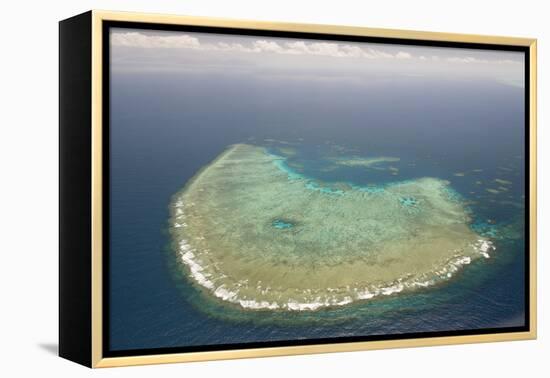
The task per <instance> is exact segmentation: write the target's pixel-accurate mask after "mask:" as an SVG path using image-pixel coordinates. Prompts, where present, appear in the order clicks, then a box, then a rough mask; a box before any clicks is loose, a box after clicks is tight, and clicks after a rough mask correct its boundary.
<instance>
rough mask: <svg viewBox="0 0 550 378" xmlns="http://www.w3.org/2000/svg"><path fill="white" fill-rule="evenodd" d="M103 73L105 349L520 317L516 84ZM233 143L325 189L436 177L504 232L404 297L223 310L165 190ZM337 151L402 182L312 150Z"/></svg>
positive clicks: (520, 113)
mask: <svg viewBox="0 0 550 378" xmlns="http://www.w3.org/2000/svg"><path fill="white" fill-rule="evenodd" d="M111 81H112V82H111V89H110V90H111V92H110V93H111V119H110V125H111V159H110V164H111V177H110V180H111V181H110V182H111V193H110V195H111V197H110V198H111V212H110V217H111V218H110V225H111V229H110V238H111V240H110V246H109V259H110V260H109V267H110V271H109V282H110V298H109V303H110V305H109V310H110V313H109V314H108V316H109V319H110V331H109V339H110V348H111V350H114V351H120V350H130V349H132V350H133V349H142V348H161V347H179V346H197V345H210V344H235V343H247V342H258V341H280V340H295V339H316V338H330V337H340V336H366V335H377V334H393V333H411V332H431V331H448V330H472V329H482V328H495V327H508V326H522V325H523V324H524V320H525V319H524V317H525V308H524V299H525V298H524V292H525V288H524V276H525V266H524V243H525V238H524V236H523V234H524V230H523V225H524V201H525V199H524V196H525V171H524V164H525V161H524V154H525V151H524V141H525V135H524V108H523V104H524V101H523V97H524V94H523V89H522V88H519V87H514V86H510V85H506V84H501V83H497V82H491V81H485V82H484V81H468V80H464V79H462V80H453V79H452V78H449V79H445V80H442V79H441V78H439V79H437V80H429V79H426V78H425V77H403V78H400V79H399V80H387V81H382V80H381V81H378V82H376V83H374V84H373V85H371V86H368V87H367V86H348V85H346V86H344V85H341V84H340V85H338V84H336V83H330V82H318V83H317V82H311V83H308V85H303V83H301V82H292V81H288V82H287V81H280V82H277V81H273V80H272V81H261V80H260V79H257V80H238V79H235V78H231V77H225V76H223V75H220V76H212V75H210V76H207V75H203V76H201V75H197V76H194V78H190V77H189V76H183V75H181V76H178V75H174V74H170V75H168V74H166V75H163V74H159V73H155V74H144V73H143V72H142V73H139V74H131V73H129V74H122V73H117V74H116V75H112V79H111ZM265 139H268V141H265ZM272 139H273V140H277V141H283V142H284V143H283V144H281V143H280V142H273V141H269V140H272ZM233 143H252V144H258V145H266V146H267V147H269V148H277V147H281V146H292V147H294V148H296V150H297V151H298V154H297V155H296V156H294V157H293V158H291V159H290V160H289V161H290V162H292V161H295V162H298V163H300V164H302V165H303V169H304V171H305V173H307V175H308V176H312V177H316V178H318V179H320V180H323V181H328V182H330V181H349V182H352V183H357V184H359V185H362V184H366V183H372V182H376V183H380V182H387V181H392V180H406V179H412V178H417V177H424V176H430V177H437V178H442V179H447V180H449V181H450V182H451V186H452V188H453V189H454V190H455V191H456V192H457V193H458V194H459V195H460V196H461V197H462V199H463V200H464V201H466V202H467V203H469V205H468V206H469V207H470V209H471V212H472V217H473V223H472V227H477V228H478V230H479V231H480V232H485V233H488V234H491V233H493V234H495V233H496V234H497V235H499V238H498V239H497V240H496V241H495V245H496V247H497V250H496V251H495V252H494V253H493V255H492V256H491V258H490V259H479V260H477V261H476V262H474V263H472V264H471V265H468V266H466V267H465V269H464V270H463V271H462V272H461V273H460V274H457V275H456V276H455V277H453V279H451V280H450V281H448V282H447V283H445V284H443V285H440V286H437V287H431V288H428V289H424V290H419V291H417V292H414V293H408V294H402V295H395V296H389V297H387V298H383V299H379V300H373V301H372V302H362V303H357V304H352V305H349V306H343V307H341V308H338V309H335V310H321V311H318V312H316V313H313V314H312V313H308V314H305V313H276V314H272V313H269V312H254V311H246V310H238V309H235V308H229V307H228V306H226V305H224V304H220V303H217V302H216V301H214V300H212V299H211V298H206V297H205V294H204V293H202V292H201V291H200V290H198V289H197V288H196V287H195V286H193V285H192V283H191V282H189V281H188V279H187V278H186V277H185V275H184V274H183V273H182V271H181V267H180V266H179V265H178V262H177V258H178V257H177V255H176V253H175V251H173V250H171V246H170V236H169V233H168V231H167V230H168V220H169V216H170V215H169V205H170V202H171V197H172V195H174V194H175V193H176V192H177V191H178V190H180V189H181V188H182V187H183V186H184V185H185V184H186V182H187V181H188V180H189V179H190V178H191V177H192V176H193V175H194V174H195V173H197V171H198V170H199V169H200V168H201V167H203V166H204V165H207V164H208V163H209V162H210V161H212V160H213V159H214V158H215V157H216V156H218V155H219V154H220V153H221V152H222V151H223V150H224V149H225V148H226V147H227V146H228V145H230V144H233ZM286 143H290V144H286ZM334 146H341V147H345V148H348V149H353V151H354V152H353V154H354V155H359V156H365V157H376V156H394V157H399V158H400V159H401V160H400V162H399V163H398V167H399V176H398V177H395V176H391V175H389V174H388V173H387V172H380V173H377V174H370V175H368V176H366V175H364V174H363V175H362V174H358V173H357V172H358V171H357V170H354V169H351V168H350V169H349V170H346V169H342V170H338V171H330V172H323V171H322V170H320V169H319V166H318V161H319V159H318V157H319V156H322V154H323V153H324V151H326V150H327V149H328V148H332V147H334ZM495 179H499V180H505V181H507V182H508V181H509V182H510V184H508V185H507V186H506V190H499V193H498V194H494V193H491V192H489V191H487V189H490V188H497V187H498V186H501V185H498V184H495V182H494V180H495ZM480 182H481V184H480ZM510 235H512V236H510ZM514 235H515V236H514ZM518 235H519V236H518ZM508 236H510V237H508Z"/></svg>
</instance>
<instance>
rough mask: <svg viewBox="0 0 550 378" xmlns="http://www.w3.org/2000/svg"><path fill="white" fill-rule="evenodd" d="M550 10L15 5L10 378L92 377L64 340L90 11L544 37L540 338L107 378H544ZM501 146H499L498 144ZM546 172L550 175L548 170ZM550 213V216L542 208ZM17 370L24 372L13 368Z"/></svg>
mask: <svg viewBox="0 0 550 378" xmlns="http://www.w3.org/2000/svg"><path fill="white" fill-rule="evenodd" d="M544 3H545V2H544V1H530V0H523V1H513V2H510V1H505V0H491V1H479V0H460V1H441V0H439V1H437V0H434V1H428V0H412V1H411V0H403V1H391V0H386V1H384V0H378V1H367V0H363V1H348V0H338V1H331V2H324V3H323V2H321V1H299V0H271V1H269V0H264V1H261V0H257V1H253V0H250V1H248V0H229V1H228V0H226V1H223V0H220V1H215V0H172V1H169V0H164V1H163V0H158V1H151V0H149V1H144V0H124V1H121V0H119V1H107V0H105V1H93V0H89V1H78V0H73V1H66V2H65V3H63V2H61V1H57V2H48V1H24V0H20V1H9V2H7V1H6V2H4V3H3V12H2V16H3V17H2V21H1V22H0V28H1V33H0V38H1V40H2V45H1V46H2V49H1V54H2V57H1V58H0V62H1V67H2V70H1V71H0V75H1V76H0V78H1V79H0V88H1V90H2V97H3V101H2V106H1V108H0V115H1V118H0V132H1V137H0V162H1V163H0V164H1V165H0V172H1V173H0V180H1V184H0V191H1V195H0V222H1V224H0V226H1V227H0V230H2V232H1V233H0V243H1V244H0V246H1V253H2V255H1V256H2V259H1V260H0V280H1V285H0V288H1V292H0V293H1V297H0V303H1V304H0V317H1V321H0V349H1V351H0V361H1V362H0V374H2V376H5V377H16V376H23V375H25V376H27V375H28V376H33V375H31V374H34V376H36V375H40V374H48V375H50V374H51V375H56V376H68V377H77V376H85V375H89V374H92V373H91V372H90V371H88V370H87V369H85V368H82V367H79V366H77V365H75V364H73V363H70V362H68V361H64V360H62V359H59V358H57V357H55V356H54V352H53V351H52V349H54V348H55V345H56V343H57V53H58V50H57V21H58V20H61V19H63V18H67V17H69V16H72V15H74V14H77V13H80V12H82V11H86V10H88V9H91V8H95V9H110V10H129V11H144V12H157V13H175V14H188V15H204V16H218V17H233V18H249V19H259V20H260V19H261V20H276V21H290V22H300V23H330V24H343V25H346V24H348V25H360V26H370V27H386V28H398V29H420V30H430V31H444V32H460V33H476V34H496V35H512V36H526V37H536V38H538V39H539V61H538V67H539V146H540V154H539V166H540V167H541V168H540V169H539V193H540V197H539V216H540V218H539V220H540V222H539V340H538V341H529V342H508V343H498V344H483V345H481V344H478V345H469V346H449V347H434V348H416V349H399V350H385V351H373V352H356V353H345V354H330V355H314V356H305V357H286V358H268V359H254V360H241V361H229V362H227V361H226V362H209V363H200V364H198V363H195V364H179V365H164V366H149V367H134V368H123V369H111V370H102V371H98V372H95V374H97V376H102V377H107V376H131V377H138V376H144V377H145V376H152V375H155V376H163V377H165V376H166V377H168V376H174V377H176V376H178V377H184V376H191V375H193V376H195V377H203V376H210V375H212V376H240V377H244V376H259V375H261V376H273V377H280V376H289V377H290V376H300V375H304V376H311V375H315V376H333V375H334V374H335V373H337V374H339V375H340V376H344V374H345V375H351V376H371V377H386V376H387V377H393V376H409V377H416V376H419V377H431V376H434V377H435V376H438V377H464V376H469V375H475V376H499V377H518V376H533V377H536V376H543V372H544V370H546V373H547V374H548V371H549V370H550V368H549V367H548V366H549V363H548V358H549V357H548V356H550V341H549V340H548V338H549V337H550V331H549V327H548V323H547V321H548V311H547V309H548V308H547V302H546V301H545V300H544V298H543V295H545V294H546V295H547V292H548V286H549V282H550V281H549V279H548V276H547V275H545V274H544V273H545V272H549V273H550V271H549V266H548V265H549V258H548V257H547V256H546V252H547V250H548V247H549V241H550V239H549V237H548V231H546V233H545V232H544V230H550V227H549V226H550V224H549V222H550V215H549V214H550V204H549V199H548V195H547V194H546V193H547V192H548V190H550V185H549V181H548V180H549V177H548V176H549V175H548V173H547V172H548V171H549V168H548V164H549V163H550V162H549V159H550V153H549V152H548V150H549V149H550V145H549V143H550V140H549V137H550V136H549V132H548V129H547V128H546V123H547V121H548V117H549V114H550V113H549V110H548V107H547V106H548V102H549V96H550V92H549V87H548V84H549V82H548V70H547V69H546V67H548V66H549V65H550V48H549V47H548V41H549V40H550V27H548V25H545V23H546V22H547V15H548V12H547V11H546V12H545V9H544ZM488 148H490V146H488ZM545 172H546V173H545ZM543 209H545V210H546V211H545V212H544V211H542V210H543ZM9 370H13V371H11V372H10V371H9Z"/></svg>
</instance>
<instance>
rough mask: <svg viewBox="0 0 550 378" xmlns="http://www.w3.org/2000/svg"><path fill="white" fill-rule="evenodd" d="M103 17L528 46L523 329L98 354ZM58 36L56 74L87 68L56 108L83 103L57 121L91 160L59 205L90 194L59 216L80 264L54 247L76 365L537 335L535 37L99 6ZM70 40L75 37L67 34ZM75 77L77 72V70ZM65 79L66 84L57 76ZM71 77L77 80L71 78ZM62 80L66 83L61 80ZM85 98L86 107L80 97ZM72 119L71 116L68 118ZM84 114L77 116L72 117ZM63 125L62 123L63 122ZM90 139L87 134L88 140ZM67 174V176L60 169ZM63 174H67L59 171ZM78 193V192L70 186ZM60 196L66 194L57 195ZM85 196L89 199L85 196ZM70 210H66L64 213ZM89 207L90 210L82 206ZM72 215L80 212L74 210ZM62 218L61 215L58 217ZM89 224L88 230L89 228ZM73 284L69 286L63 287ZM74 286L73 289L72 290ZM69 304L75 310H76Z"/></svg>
mask: <svg viewBox="0 0 550 378" xmlns="http://www.w3.org/2000/svg"><path fill="white" fill-rule="evenodd" d="M106 22H128V23H144V24H149V23H150V24H163V25H190V26H202V27H216V28H237V29H241V30H263V31H279V32H280V31H283V32H299V33H312V34H327V35H333V36H334V35H336V36H338V35H342V36H358V37H376V38H381V39H384V38H387V39H399V40H413V41H441V42H449V43H465V44H480V45H484V44H487V45H503V46H520V47H524V48H525V49H527V50H528V54H529V60H528V61H529V67H528V69H529V77H528V84H529V87H528V88H529V92H528V96H529V102H528V105H529V107H528V112H529V115H528V119H529V156H528V157H529V162H530V165H529V176H528V177H529V183H528V184H529V202H528V204H529V235H528V242H529V251H528V254H529V269H528V271H529V277H528V279H529V293H528V294H529V311H528V313H529V327H528V330H526V331H521V332H507V333H490V334H472V335H457V336H444V337H424V338H412V339H396V340H377V341H361V342H346V343H335V344H317V345H297V346H282V347H267V348H253V349H232V350H216V351H201V352H186V353H170V354H144V355H134V356H121V357H105V356H104V351H103V304H104V302H103V287H102V283H103V277H104V272H103V269H104V261H103V258H104V255H103V240H104V228H103V216H104V214H103V211H104V209H103V202H102V201H103V196H104V182H103V177H104V176H103V174H104V173H103V164H104V159H103V156H104V148H105V146H104V145H103V140H104V139H103V138H104V135H103V128H102V124H103V122H104V119H105V114H104V99H103V95H102V94H103V91H104V88H103V77H104V74H105V73H104V72H103V51H104V48H105V41H104V40H103V38H104V24H105V23H106ZM60 25H61V26H60V27H61V33H60V44H61V49H60V50H61V51H60V62H61V63H60V74H61V76H63V75H66V71H65V69H66V68H67V64H68V63H67V64H65V63H64V59H73V60H74V56H73V54H79V53H80V56H81V58H80V59H82V61H85V60H86V59H88V58H91V59H89V63H87V66H86V67H87V68H88V69H89V74H90V76H89V77H88V79H87V80H88V81H86V85H85V86H84V87H83V89H82V91H83V92H82V93H84V94H83V96H84V97H83V98H82V97H78V96H73V97H72V98H69V96H65V97H63V94H61V101H60V102H61V104H60V112H61V113H62V115H63V114H65V113H64V112H67V110H66V108H68V107H70V106H71V105H72V103H71V101H77V100H78V101H81V102H84V103H81V104H80V105H79V106H81V107H82V108H83V109H84V108H86V107H87V106H88V108H87V110H88V113H86V115H76V116H71V115H70V114H69V113H67V115H66V116H65V117H63V116H62V117H60V118H61V121H60V122H61V126H60V127H61V134H62V136H61V139H62V143H61V148H62V149H63V148H64V147H63V140H64V139H63V138H64V137H63V135H64V133H66V134H67V133H71V132H72V133H76V132H77V131H74V130H73V131H68V128H69V125H68V123H69V121H71V125H72V126H70V127H72V128H75V127H76V126H75V124H74V122H75V121H80V122H82V121H86V122H88V121H89V128H85V129H84V132H83V133H84V134H85V135H84V134H83V135H80V134H79V136H78V137H81V138H84V139H83V140H84V141H87V142H89V152H90V155H91V156H90V157H89V158H90V163H91V166H90V168H89V171H87V177H88V178H89V181H86V182H85V183H84V184H83V185H84V186H86V185H90V187H89V191H87V192H85V193H84V194H79V193H80V192H79V193H77V192H74V193H72V194H71V193H69V192H70V191H71V190H73V189H70V188H68V189H66V190H65V192H64V193H65V198H67V199H66V200H65V201H66V203H65V205H64V204H63V203H61V204H60V206H61V208H62V210H61V212H62V215H63V214H65V213H64V210H63V209H64V206H70V205H71V204H72V203H73V201H77V200H79V199H80V198H81V197H80V196H82V195H83V196H88V197H89V200H87V202H85V205H86V206H88V207H89V212H87V213H85V214H83V215H82V214H81V216H89V217H90V220H89V225H88V224H87V225H86V226H85V229H78V230H77V229H76V228H75V227H81V226H77V225H75V223H74V222H73V221H71V220H74V218H71V215H70V214H69V216H66V217H65V221H64V220H63V219H62V220H61V222H62V227H61V231H60V232H61V235H62V237H61V238H62V239H63V238H65V237H66V236H65V235H68V234H69V233H70V234H71V235H73V237H74V238H80V237H81V236H79V235H81V234H82V233H86V235H88V239H87V240H89V245H88V244H85V245H83V246H81V248H86V249H89V251H88V252H87V253H88V254H87V255H85V258H82V259H80V260H78V261H76V260H74V259H78V258H77V257H72V256H69V255H70V254H74V253H75V249H74V248H73V249H70V248H69V249H64V248H68V247H67V246H68V245H74V243H77V241H74V243H73V244H71V241H66V242H65V241H62V242H61V246H60V264H61V267H62V268H61V269H60V275H61V276H60V290H61V295H60V355H61V356H63V357H66V358H68V359H71V360H73V361H76V362H79V363H82V364H84V365H87V366H90V367H94V368H95V367H114V366H130V365H143V364H160V363H173V362H187V361H207V360H218V359H237V358H250V357H267V356H283V355H299V354H310V353H328V352H347V351H360V350H371V349H385V348H402V347H419V346H434V345H447V344H465V343H481V342H495V341H512V340H529V339H535V338H536V335H537V331H536V330H537V327H536V322H537V317H536V314H537V307H536V302H537V296H536V293H537V291H536V285H537V279H536V272H537V264H536V242H537V240H536V222H537V219H536V209H537V207H536V201H537V199H536V196H537V192H536V188H537V181H536V175H537V171H536V157H537V154H536V147H537V146H536V144H537V143H536V141H537V136H536V122H537V119H536V114H537V108H536V102H537V100H536V99H537V89H536V85H537V80H536V70H537V63H536V61H537V58H536V54H537V41H536V39H530V38H514V37H501V36H483V35H469V34H453V33H435V32H423V31H407V30H393V29H375V28H366V27H354V26H334V25H316V24H294V23H280V22H264V21H262V22H260V21H253V20H231V19H218V18H210V17H189V16H175V15H160V14H145V13H126V12H110V11H97V10H93V11H90V12H88V13H85V14H83V15H81V16H76V17H75V18H72V19H69V20H66V21H62V22H61V24H60ZM77 32H82V33H85V36H84V37H83V38H84V40H85V41H87V42H86V43H84V44H82V43H79V42H78V41H77V40H73V39H75V38H76V37H75V36H74V35H75V33H77ZM68 34H72V35H73V36H72V37H67V35H68ZM71 38H73V39H71ZM79 49H86V54H84V56H82V54H81V52H82V51H80V50H79ZM75 75H76V74H75ZM60 80H61V83H60V86H61V89H62V92H63V89H64V88H65V87H64V83H68V82H69V81H70V80H71V79H70V78H69V79H63V78H61V79H60ZM63 80H65V81H63ZM75 80H76V79H75ZM67 85H70V83H69V84H67ZM86 91H89V97H86V93H87V92H86ZM87 100H90V102H89V104H86V103H85V101H87ZM71 117H77V118H71ZM78 117H82V118H78ZM64 122H65V123H66V124H65V123H64ZM74 137H75V136H74V135H69V134H67V142H66V143H71V142H69V139H73V140H74ZM88 138H89V139H88ZM63 159H64V155H63V152H62V153H61V166H62V169H61V176H62V178H61V181H62V192H63V190H64V189H63V177H66V178H67V179H69V178H70V177H72V176H71V174H76V173H75V172H73V171H71V168H70V167H69V166H67V167H66V168H65V170H63V167H64V166H63V164H64V163H63ZM64 172H65V173H64ZM64 175H65V176H64ZM74 190H76V189H74ZM61 197H64V194H63V193H62V195H61ZM88 197H87V198H88ZM67 211H69V210H67ZM87 211H88V210H87ZM72 216H73V217H77V216H78V215H76V214H73V215H72ZM61 218H63V216H62V217H61ZM88 226H89V227H88ZM69 268H70V269H71V270H72V271H73V272H79V274H80V273H82V274H84V273H83V272H86V274H84V276H85V277H84V278H82V279H83V280H84V279H86V280H87V279H88V278H89V286H84V287H82V285H84V284H82V285H80V284H78V283H75V281H74V280H75V279H76V278H74V277H73V276H71V273H69V272H67V269H69ZM69 286H72V287H73V288H74V289H71V288H69ZM87 289H90V292H89V296H88V294H82V296H83V297H82V299H81V300H83V301H85V302H86V303H85V306H84V307H82V305H81V304H75V302H74V296H76V292H77V291H78V290H81V291H86V290H87ZM71 290H74V291H71ZM75 307H79V309H76V308H75ZM83 308H84V309H85V310H86V311H87V310H91V311H89V316H88V315H86V316H85V317H84V318H83V319H81V324H80V323H79V324H80V325H74V324H72V325H71V326H67V324H68V323H70V322H71V320H72V319H74V318H75V317H77V316H80V317H82V314H81V311H83V310H82V309H83ZM77 340H83V343H84V344H86V346H85V347H84V348H81V351H80V352H76V351H75V350H74V349H75V348H77V345H78V341H77Z"/></svg>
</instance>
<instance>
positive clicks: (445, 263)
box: [171, 144, 494, 310]
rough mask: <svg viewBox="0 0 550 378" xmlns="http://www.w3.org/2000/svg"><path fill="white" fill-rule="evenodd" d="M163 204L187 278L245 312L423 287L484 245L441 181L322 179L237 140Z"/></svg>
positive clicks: (310, 306)
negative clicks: (169, 204)
mask: <svg viewBox="0 0 550 378" xmlns="http://www.w3.org/2000/svg"><path fill="white" fill-rule="evenodd" d="M372 159H374V160H372V161H376V158H372ZM382 159H383V160H384V161H387V158H382ZM365 161H367V160H365ZM378 161H380V159H378ZM171 211H172V216H171V235H172V238H173V241H174V245H175V246H176V248H177V253H178V257H179V258H180V259H181V261H182V262H183V263H184V265H185V269H186V273H187V274H188V275H189V277H191V279H192V281H193V282H194V283H195V284H197V285H199V286H200V287H201V288H203V289H204V290H205V291H206V292H207V293H209V294H210V295H213V296H214V297H217V298H219V299H221V300H224V301H227V302H230V303H233V304H235V305H238V306H240V307H242V308H246V309H269V310H316V309H319V308H322V307H327V306H341V305H346V304H348V303H351V302H354V301H357V300H368V299H371V298H374V297H377V296H384V295H391V294H396V293H399V292H403V291H408V290H415V289H419V288H424V287H427V286H430V285H434V284H436V283H438V282H441V281H443V280H446V279H449V278H450V277H452V276H453V275H454V273H456V272H457V271H458V270H459V269H460V267H462V266H463V265H467V264H470V263H471V262H472V261H473V260H474V259H476V258H479V257H489V252H490V251H491V250H492V249H494V247H493V246H492V243H491V241H490V240H489V239H488V238H487V237H486V236H482V235H480V234H478V233H476V232H475V231H474V230H473V229H472V228H471V227H470V225H469V223H470V216H469V214H468V211H467V208H466V207H465V205H464V203H463V202H462V200H461V199H460V198H459V197H458V196H457V195H456V193H455V192H454V191H453V190H452V189H451V188H450V186H449V182H448V181H445V180H441V179H438V178H430V177H425V178H418V179H414V180H408V181H400V182H399V181H398V182H393V183H390V184H385V185H383V186H367V187H361V186H355V185H351V184H349V183H345V182H342V183H330V184H328V183H324V182H320V181H317V180H315V179H313V178H310V177H307V176H304V175H303V174H300V173H298V172H296V171H294V170H293V169H292V168H290V167H289V166H288V165H287V164H286V159H285V158H284V157H281V156H277V155H273V154H270V153H269V152H268V151H267V150H266V149H264V148H262V147H257V146H252V145H246V144H238V145H233V146H231V147H229V148H228V149H227V150H226V151H224V152H223V153H222V154H221V155H220V156H219V157H218V158H216V159H215V160H214V161H213V162H212V163H211V164H209V165H207V166H206V167H204V168H203V169H202V170H201V171H200V172H198V173H197V174H196V175H195V177H194V178H193V179H192V180H191V181H189V182H188V184H187V185H186V186H185V187H184V188H183V189H182V190H181V191H180V192H178V193H176V195H175V196H174V200H173V203H172V209H171Z"/></svg>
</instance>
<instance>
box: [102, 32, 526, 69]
mask: <svg viewBox="0 0 550 378" xmlns="http://www.w3.org/2000/svg"><path fill="white" fill-rule="evenodd" d="M227 40H229V39H227ZM111 44H112V45H113V46H124V47H134V48H143V49H150V48H155V49H195V50H203V51H230V52H231V51H234V52H244V53H272V54H285V55H318V56H327V57H335V58H366V59H391V60H399V61H407V60H411V59H415V60H417V61H427V60H431V61H432V62H446V63H451V64H453V63H458V64H518V63H522V62H521V61H519V60H517V61H516V60H511V59H491V60H489V59H481V58H479V57H475V56H445V55H442V56H439V55H430V56H426V55H414V54H412V53H411V52H410V51H411V50H412V52H414V48H411V49H409V51H401V50H399V51H397V49H398V47H395V46H392V47H391V48H389V49H387V50H383V49H379V48H375V47H373V46H372V44H371V45H369V44H350V43H339V42H317V41H305V40H292V41H288V40H287V41H285V40H266V39H253V38H250V39H248V40H242V39H241V42H225V41H212V39H207V40H205V41H201V40H199V38H197V37H194V36H191V35H188V34H181V33H180V34H165V35H162V34H161V35H153V34H148V33H140V32H136V31H129V32H118V31H116V32H113V33H111Z"/></svg>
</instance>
